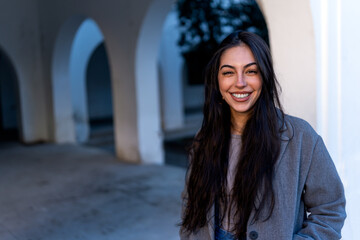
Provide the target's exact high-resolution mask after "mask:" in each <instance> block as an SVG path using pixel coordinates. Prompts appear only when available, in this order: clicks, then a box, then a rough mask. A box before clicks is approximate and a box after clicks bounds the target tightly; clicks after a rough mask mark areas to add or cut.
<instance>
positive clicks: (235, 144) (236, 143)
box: [220, 134, 241, 231]
mask: <svg viewBox="0 0 360 240" xmlns="http://www.w3.org/2000/svg"><path fill="white" fill-rule="evenodd" d="M240 150H241V135H235V134H232V135H231V140H230V149H229V168H228V174H227V183H228V186H227V191H228V203H229V204H230V203H231V192H232V189H233V186H234V180H235V175H236V166H237V163H238V161H239V156H240ZM234 208H235V206H234V204H233V205H232V206H231V207H229V208H228V209H227V211H226V214H225V217H224V220H223V222H222V228H223V229H224V230H226V231H230V230H231V229H232V228H233V227H234V222H233V220H234V217H235V216H234V213H235V209H234ZM220 211H221V213H223V211H224V209H221V208H220ZM229 214H230V222H228V219H229ZM221 215H223V214H221Z"/></svg>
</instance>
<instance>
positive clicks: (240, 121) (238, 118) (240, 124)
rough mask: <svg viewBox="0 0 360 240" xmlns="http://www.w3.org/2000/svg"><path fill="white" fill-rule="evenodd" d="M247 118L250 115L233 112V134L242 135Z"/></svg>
mask: <svg viewBox="0 0 360 240" xmlns="http://www.w3.org/2000/svg"><path fill="white" fill-rule="evenodd" d="M247 120H248V115H245V114H231V134H235V135H242V133H243V131H244V128H245V124H246V122H247Z"/></svg>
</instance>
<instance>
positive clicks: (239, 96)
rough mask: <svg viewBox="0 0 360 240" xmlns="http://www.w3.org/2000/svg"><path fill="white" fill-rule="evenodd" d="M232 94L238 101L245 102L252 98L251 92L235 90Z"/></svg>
mask: <svg viewBox="0 0 360 240" xmlns="http://www.w3.org/2000/svg"><path fill="white" fill-rule="evenodd" d="M230 95H231V97H232V99H234V100H235V101H236V102H245V101H247V100H248V99H249V98H250V96H251V92H234V93H230Z"/></svg>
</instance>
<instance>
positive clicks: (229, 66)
mask: <svg viewBox="0 0 360 240" xmlns="http://www.w3.org/2000/svg"><path fill="white" fill-rule="evenodd" d="M224 67H228V68H232V69H235V67H233V66H231V65H227V64H225V65H222V66H221V68H220V69H223V68H224Z"/></svg>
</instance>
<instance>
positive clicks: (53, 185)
mask: <svg viewBox="0 0 360 240" xmlns="http://www.w3.org/2000/svg"><path fill="white" fill-rule="evenodd" d="M185 171H186V170H185V168H184V167H182V168H181V167H175V166H169V165H165V166H157V165H132V164H126V163H124V162H121V161H120V160H118V159H116V158H115V157H114V155H113V154H112V153H111V152H108V151H105V150H102V149H98V148H94V147H86V146H79V145H54V144H42V145H35V146H23V145H20V144H16V143H14V144H8V145H5V146H4V145H3V146H0V239H1V240H75V239H79V240H80V239H81V240H95V239H96V240H115V239H116V240H119V239H125V240H140V239H147V240H160V239H161V240H162V239H166V240H175V239H179V237H178V230H179V228H178V226H177V224H178V223H179V221H180V205H181V199H180V194H181V191H182V189H183V185H184V177H185Z"/></svg>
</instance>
